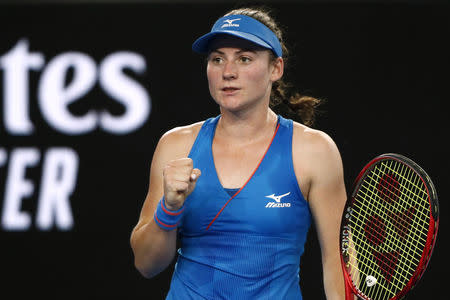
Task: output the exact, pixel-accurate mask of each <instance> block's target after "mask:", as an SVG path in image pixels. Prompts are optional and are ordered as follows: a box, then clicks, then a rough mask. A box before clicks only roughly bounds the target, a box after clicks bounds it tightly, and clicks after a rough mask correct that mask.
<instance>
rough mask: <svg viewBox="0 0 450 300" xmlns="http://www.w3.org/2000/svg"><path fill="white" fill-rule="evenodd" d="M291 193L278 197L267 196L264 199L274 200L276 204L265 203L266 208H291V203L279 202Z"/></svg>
mask: <svg viewBox="0 0 450 300" xmlns="http://www.w3.org/2000/svg"><path fill="white" fill-rule="evenodd" d="M290 193H291V192H289V193H286V194H283V195H279V196H275V194H272V195H267V196H266V198H270V199H273V200H275V201H276V202H269V203H267V205H266V207H291V203H289V202H288V203H282V202H281V198H284V197H286V196H287V195H289V194H290Z"/></svg>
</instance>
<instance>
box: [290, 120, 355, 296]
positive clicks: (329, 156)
mask: <svg viewBox="0 0 450 300" xmlns="http://www.w3.org/2000/svg"><path fill="white" fill-rule="evenodd" d="M305 136H306V137H305ZM305 136H304V138H303V139H302V140H303V146H301V148H302V150H303V151H302V153H301V154H299V155H297V156H298V157H301V159H300V160H301V162H299V163H302V170H303V171H302V173H303V174H304V175H305V176H306V178H307V180H308V187H309V189H308V195H307V199H308V202H309V205H310V208H311V212H312V214H313V218H314V221H315V225H316V229H317V234H318V239H319V243H320V248H321V255H322V266H323V281H324V288H325V294H326V296H327V299H329V300H337V299H345V296H344V295H345V292H344V280H343V273H342V267H341V260H340V254H339V251H340V250H339V228H340V222H341V216H342V211H343V209H344V205H345V201H346V198H347V196H346V191H345V184H344V176H343V167H342V161H341V156H340V154H339V150H338V149H337V147H336V145H335V143H334V142H333V140H332V139H331V138H330V137H329V136H328V135H326V134H325V133H323V132H320V131H317V130H311V129H307V130H306V133H305ZM305 145H306V146H305Z"/></svg>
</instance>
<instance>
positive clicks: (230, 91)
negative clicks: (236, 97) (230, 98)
mask: <svg viewBox="0 0 450 300" xmlns="http://www.w3.org/2000/svg"><path fill="white" fill-rule="evenodd" d="M239 90H240V89H239V88H236V87H224V88H222V92H224V93H225V94H226V95H232V94H234V93H236V92H237V91H239Z"/></svg>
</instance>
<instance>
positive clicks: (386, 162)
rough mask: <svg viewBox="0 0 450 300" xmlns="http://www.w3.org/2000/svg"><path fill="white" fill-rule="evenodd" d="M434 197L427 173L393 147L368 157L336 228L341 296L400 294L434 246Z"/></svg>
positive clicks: (436, 207)
mask: <svg viewBox="0 0 450 300" xmlns="http://www.w3.org/2000/svg"><path fill="white" fill-rule="evenodd" d="M438 224H439V203H438V197H437V193H436V189H435V187H434V184H433V182H432V181H431V179H430V177H429V176H428V174H427V173H426V172H425V171H424V170H423V169H422V168H421V167H420V166H419V165H418V164H416V163H415V162H414V161H412V160H411V159H409V158H407V157H405V156H402V155H400V154H395V153H387V154H382V155H380V156H378V157H376V158H374V159H373V160H371V161H370V162H369V163H368V164H367V165H366V166H365V167H364V168H363V170H362V171H361V172H360V173H359V175H358V176H357V178H356V180H355V183H354V186H353V192H352V194H351V196H350V197H349V198H348V200H347V203H346V205H345V208H344V212H343V215H342V221H341V228H340V250H341V261H342V268H343V272H344V278H345V284H346V297H347V299H353V298H351V295H352V294H354V295H357V296H359V297H360V298H362V299H367V300H369V299H370V300H374V299H376V300H382V299H393V300H397V299H401V298H402V297H403V296H404V295H405V294H406V293H407V292H408V291H410V290H411V289H412V288H413V287H414V286H415V285H416V283H417V282H418V281H419V279H420V278H421V277H422V275H423V273H424V271H425V269H426V267H427V265H428V262H429V261H430V258H431V254H432V252H433V248H434V244H435V241H436V237H437V230H438Z"/></svg>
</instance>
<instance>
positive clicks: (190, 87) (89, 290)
mask: <svg viewBox="0 0 450 300" xmlns="http://www.w3.org/2000/svg"><path fill="white" fill-rule="evenodd" d="M253 4H265V5H267V6H269V7H271V8H272V9H273V14H274V16H275V18H276V19H277V20H278V21H279V22H280V23H281V25H282V26H283V27H284V28H285V34H286V40H287V44H288V46H289V47H290V50H291V54H292V58H291V59H290V61H289V65H288V69H287V72H286V77H287V80H288V81H290V82H292V83H293V85H294V86H295V87H296V88H297V89H298V91H299V92H302V93H304V94H307V95H311V96H315V97H319V98H321V99H324V104H323V105H322V106H321V107H320V111H321V113H320V115H319V116H318V118H317V122H316V124H315V126H314V127H315V128H317V129H320V130H323V131H325V132H327V133H328V134H329V135H330V136H331V137H332V138H333V139H334V141H335V142H336V144H337V146H338V147H339V149H340V151H341V155H342V159H343V163H344V171H345V180H346V185H347V190H351V185H352V183H353V180H354V178H355V177H356V175H357V174H358V172H359V170H360V169H361V168H362V167H363V166H364V164H365V163H367V162H368V161H369V160H370V159H372V158H373V157H375V156H377V155H379V154H381V153H386V152H396V153H401V154H403V155H405V156H407V157H410V158H411V159H413V160H414V161H416V162H417V163H418V164H420V165H421V166H422V167H423V168H424V169H425V170H426V171H427V172H428V173H429V175H430V176H431V178H432V179H433V181H434V183H435V185H436V187H437V191H438V195H439V199H440V217H441V219H440V229H439V235H438V240H437V243H436V248H435V251H434V254H433V257H432V259H431V262H430V264H429V268H428V270H427V271H426V273H425V275H424V276H423V278H422V280H421V282H420V283H419V284H418V286H417V287H416V288H415V289H414V290H413V292H412V293H411V295H410V296H408V299H424V298H425V297H430V296H429V295H431V294H432V296H431V297H432V298H433V299H448V296H445V294H444V292H443V290H444V288H443V287H444V286H445V284H446V282H447V276H448V274H447V271H448V268H449V260H448V258H446V256H445V255H446V254H445V253H449V252H450V248H449V245H448V241H447V240H446V239H447V237H448V232H447V231H448V228H449V225H448V221H447V218H448V216H449V205H448V203H447V202H446V199H448V196H449V189H448V184H449V183H450V182H449V179H448V178H449V177H448V175H445V174H448V173H445V170H448V169H449V167H450V165H449V159H448V156H446V155H449V150H448V146H447V140H448V137H449V134H448V129H449V125H448V123H447V122H448V112H447V110H448V104H447V103H446V102H447V101H448V100H449V99H450V93H449V90H448V88H447V87H448V84H449V79H450V78H449V68H450V61H449V60H450V59H449V53H450V52H449V50H450V47H449V45H448V39H449V36H450V17H449V16H450V4H449V2H448V1H430V0H429V1H425V0H424V1H406V0H405V1H381V0H380V1H377V0H371V1H369V0H366V1H340V0H328V1H325V0H321V1H312V0H311V1H306V0H304V1H301V0H298V1H273V2H271V1H264V2H258V3H255V2H238V1H188V0H185V1H180V0H179V1H150V0H148V1H144V0H142V1H107V0H104V1H94V0H89V1H88V0H86V1H75V0H72V1H58V2H56V1H54V2H52V1H26V0H15V1H2V2H0V245H1V246H0V276H1V281H0V282H1V286H2V289H1V298H4V299H29V298H30V297H31V296H33V297H36V296H38V297H42V298H43V299H103V298H105V299H106V298H121V299H143V298H151V299H163V298H164V296H165V294H166V293H167V291H168V288H169V283H170V278H171V274H172V269H173V265H172V266H171V267H170V268H169V269H167V270H166V271H164V272H163V273H161V274H160V275H158V276H157V277H155V278H153V279H145V278H143V277H142V276H141V275H140V274H139V273H138V272H137V271H136V269H135V268H134V264H133V254H132V251H131V248H130V245H129V237H130V233H131V230H132V229H133V227H134V225H135V224H136V222H137V220H138V217H139V212H140V209H141V206H142V204H143V201H144V198H145V196H146V193H147V188H148V179H149V167H150V162H151V158H152V154H153V151H154V149H155V146H156V144H157V142H158V140H159V138H160V136H161V135H162V134H163V133H164V132H166V131H167V130H169V129H171V128H173V127H176V126H181V125H186V124H190V123H193V122H197V121H200V120H204V119H206V118H209V117H211V116H216V115H217V114H218V113H219V110H218V107H217V106H216V105H215V103H214V102H213V100H212V99H211V98H210V95H209V91H208V86H207V80H206V75H205V63H204V58H203V57H202V56H200V55H197V54H195V53H193V52H192V51H191V44H192V42H193V41H194V40H195V39H196V38H197V37H198V36H200V35H202V34H204V33H206V32H208V31H209V29H210V27H211V26H212V25H213V23H214V21H215V20H216V19H217V18H218V17H220V16H221V15H222V14H224V13H225V12H226V11H228V10H229V9H232V8H236V7H240V6H242V5H253ZM319 253H320V248H319V245H318V242H317V238H316V232H315V229H314V225H313V226H312V228H311V230H310V233H309V238H308V241H307V245H306V250H305V253H304V255H303V257H302V262H301V283H300V284H301V288H302V292H303V296H304V298H305V299H325V296H324V294H323V292H322V291H323V285H322V274H321V261H320V255H319Z"/></svg>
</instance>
